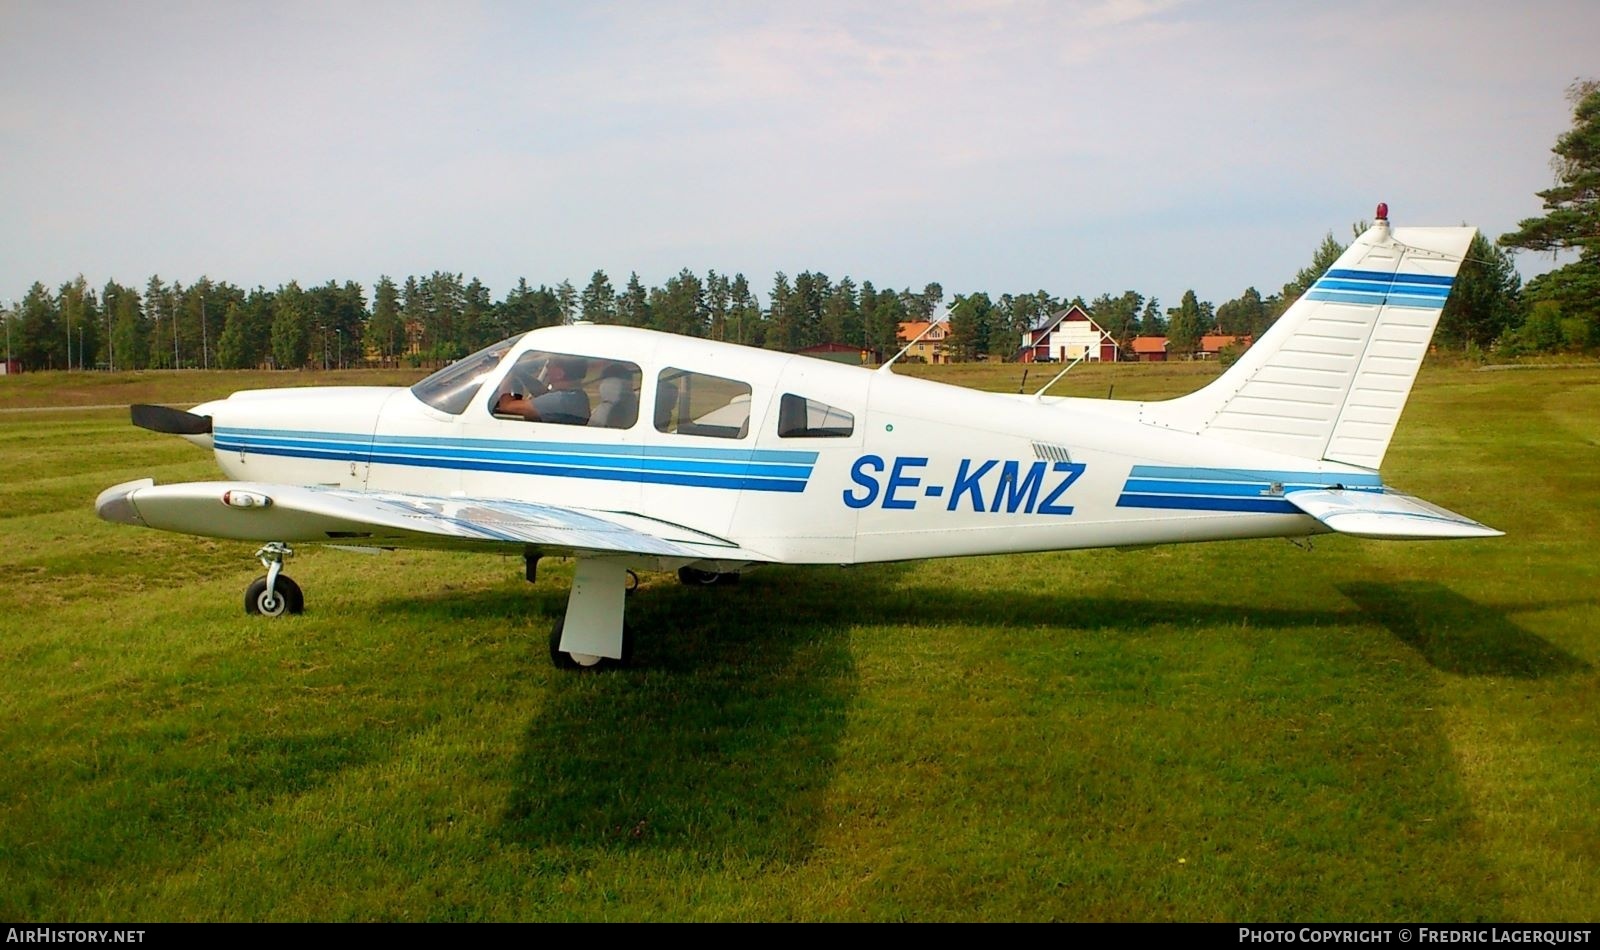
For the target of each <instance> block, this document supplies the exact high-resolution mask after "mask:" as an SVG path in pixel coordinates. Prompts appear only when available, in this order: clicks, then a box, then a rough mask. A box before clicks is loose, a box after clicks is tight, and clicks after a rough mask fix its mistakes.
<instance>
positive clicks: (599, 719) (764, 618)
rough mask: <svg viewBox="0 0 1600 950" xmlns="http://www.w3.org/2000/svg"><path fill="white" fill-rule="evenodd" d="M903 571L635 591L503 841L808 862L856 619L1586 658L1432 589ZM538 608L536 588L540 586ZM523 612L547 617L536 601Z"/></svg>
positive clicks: (1484, 666)
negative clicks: (1113, 587) (1278, 603)
mask: <svg viewBox="0 0 1600 950" xmlns="http://www.w3.org/2000/svg"><path fill="white" fill-rule="evenodd" d="M914 569H915V567H914V566H913V565H904V564H891V565H878V566H873V567H868V568H859V569H852V570H848V571H840V570H830V569H826V568H823V569H799V568H784V567H776V568H772V569H769V570H765V571H761V572H758V573H757V574H755V575H752V576H751V577H749V578H746V579H745V581H744V583H743V584H742V585H741V586H740V587H737V588H731V589H730V588H715V589H709V590H702V589H696V588H686V587H674V586H665V585H654V584H653V585H651V586H650V587H649V588H648V589H647V590H646V591H644V592H643V593H642V594H641V595H640V596H637V597H635V598H633V599H634V601H635V603H634V605H633V606H632V607H630V619H631V622H633V623H637V624H639V625H640V627H641V635H640V636H639V637H638V639H637V647H636V650H637V652H636V654H635V658H634V659H635V662H636V663H637V664H638V665H639V667H640V668H641V669H640V670H639V671H638V672H636V673H620V674H601V675H599V676H592V677H579V678H571V677H556V678H555V679H554V680H553V681H552V693H551V695H550V698H549V700H548V702H547V704H546V705H545V706H544V707H543V708H542V709H541V710H540V711H539V713H538V714H537V715H536V716H535V717H534V718H533V719H532V720H531V722H530V725H529V728H528V732H527V735H526V740H525V745H524V751H523V755H522V758H521V760H520V761H519V762H518V763H517V766H516V787H515V789H514V791H513V793H512V795H511V797H510V800H509V801H508V803H507V807H506V810H505V814H504V823H503V826H502V833H503V834H504V835H505V837H506V838H507V839H508V840H509V841H514V842H516V843H519V844H522V845H525V846H535V847H547V846H559V847H567V848H570V847H583V846H590V847H601V848H606V849H611V848H627V847H647V848H669V849H683V850H686V851H693V852H695V853H696V855H697V857H696V860H697V861H702V862H703V861H706V860H712V861H718V862H720V861H722V860H725V859H729V858H733V857H735V856H737V857H738V858H739V859H741V860H754V861H757V862H763V861H778V862H780V863H793V862H799V861H803V860H805V858H806V856H807V855H808V853H809V851H810V849H811V848H812V847H813V842H814V839H815V833H816V828H817V827H818V825H819V823H820V821H821V814H822V807H823V798H822V796H823V795H824V792H825V790H826V789H827V787H828V786H829V784H830V782H831V780H832V775H833V771H834V764H835V761H836V758H837V754H838V752H837V749H838V745H839V742H840V740H841V737H842V735H843V732H844V729H845V726H846V721H847V716H848V710H849V707H850V705H851V704H852V702H853V701H854V696H855V690H856V685H855V681H856V673H855V667H854V663H853V660H852V658H851V651H850V645H849V636H850V628H851V627H852V626H856V625H874V626H880V625H888V626H906V627H912V628H915V627H919V626H930V625H942V624H969V625H982V626H988V627H1001V628H1007V627H1010V628H1019V629H1028V630H1033V631H1037V630H1039V629H1040V628H1041V627H1043V628H1050V627H1056V628H1064V629H1071V630H1079V631H1085V630H1086V631H1096V632H1104V633H1107V634H1112V635H1115V634H1116V633H1117V632H1119V631H1120V632H1124V633H1127V634H1132V633H1136V632H1138V633H1145V632H1148V631H1149V629H1150V628H1152V627H1155V626H1159V625H1162V624H1172V623H1175V622H1178V623H1182V624H1183V625H1185V626H1188V625H1191V624H1194V623H1202V624H1209V623H1217V624H1237V623H1239V622H1240V621H1241V620H1243V621H1247V622H1248V623H1249V625H1250V626H1251V628H1252V629H1255V630H1258V631H1259V630H1272V629H1274V628H1303V627H1317V626H1332V625H1339V624H1350V623H1352V622H1357V623H1360V622H1376V623H1378V624H1381V625H1382V626H1383V627H1385V628H1386V629H1388V630H1390V631H1392V632H1393V633H1394V634H1395V635H1396V636H1397V637H1399V638H1400V639H1401V640H1402V641H1404V642H1405V643H1407V644H1409V645H1411V646H1412V647H1413V648H1415V649H1416V650H1417V651H1418V652H1419V653H1420V654H1421V655H1422V656H1423V657H1424V658H1425V659H1426V660H1427V662H1429V663H1430V664H1431V665H1433V666H1434V667H1436V668H1438V669H1441V670H1444V671H1447V672H1454V673H1461V674H1467V675H1501V676H1515V677H1528V678H1534V677H1542V676H1551V675H1559V674H1563V673H1570V672H1576V671H1580V670H1584V669H1587V668H1588V665H1587V664H1586V663H1584V662H1583V661H1581V660H1579V659H1578V658H1576V657H1573V656H1572V655H1570V654H1568V653H1566V652H1564V651H1562V650H1560V649H1558V648H1556V647H1554V646H1552V645H1551V644H1550V643H1548V642H1547V641H1545V640H1544V639H1542V638H1540V637H1538V636H1536V635H1534V634H1532V633H1529V632H1528V631H1526V630H1524V629H1522V628H1521V627H1519V626H1517V625H1516V624H1515V623H1513V622H1512V621H1510V620H1509V619H1507V617H1506V616H1505V615H1504V614H1503V613H1497V612H1494V611H1492V610H1488V609H1485V608H1483V607H1481V606H1480V605H1477V604H1475V603H1473V602H1471V601H1469V600H1467V599H1466V598H1465V597H1462V596H1461V595H1459V594H1457V593H1455V592H1454V591H1451V590H1450V589H1448V588H1446V587H1443V586H1441V585H1438V584H1429V583H1399V584H1380V583H1361V584H1347V585H1343V586H1341V587H1340V588H1339V589H1340V590H1341V591H1342V592H1343V593H1344V594H1345V595H1346V596H1348V597H1349V598H1350V599H1351V600H1352V601H1353V602H1354V603H1355V604H1356V605H1357V606H1358V607H1359V608H1360V612H1359V613H1356V612H1353V611H1351V610H1349V609H1296V608H1272V607H1268V608H1261V607H1241V606H1239V605H1238V604H1227V603H1204V602H1187V601H1184V602H1179V601H1173V600H1164V601H1163V600H1150V599H1144V598H1103V597H1091V596H1084V597H1081V598H1072V597H1061V596H1059V595H1053V594H1047V593H1040V594H1031V593H1024V594H1020V595H1019V594H1018V593H1016V592H1015V591H994V590H989V591H980V590H960V589H948V588H939V589H937V590H930V589H929V588H927V587H923V586H919V585H917V584H915V583H912V584H907V583H905V579H904V576H903V575H905V574H906V573H908V572H909V571H913V570H914ZM540 593H541V595H542V594H543V593H544V592H540ZM535 603H536V604H537V605H538V606H539V607H540V609H543V610H545V611H547V612H551V613H555V612H558V611H559V610H560V609H561V602H560V598H559V594H557V593H555V592H551V593H550V594H549V595H548V596H547V597H543V598H542V599H537V600H536V601H535Z"/></svg>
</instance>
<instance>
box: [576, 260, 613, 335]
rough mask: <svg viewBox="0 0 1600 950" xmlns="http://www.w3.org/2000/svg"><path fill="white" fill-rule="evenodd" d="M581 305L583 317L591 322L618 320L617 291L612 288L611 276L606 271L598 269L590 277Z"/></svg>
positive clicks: (584, 289)
mask: <svg viewBox="0 0 1600 950" xmlns="http://www.w3.org/2000/svg"><path fill="white" fill-rule="evenodd" d="M581 306H582V308H583V309H582V313H583V319H585V320H587V321H589V322H590V323H615V322H616V321H617V292H616V291H615V290H613V289H612V288H611V278H609V277H607V276H606V272H605V271H603V270H597V271H595V272H594V276H592V277H590V278H589V286H587V287H585V288H583V295H582V298H581Z"/></svg>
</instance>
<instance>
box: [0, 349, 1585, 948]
mask: <svg viewBox="0 0 1600 950" xmlns="http://www.w3.org/2000/svg"><path fill="white" fill-rule="evenodd" d="M908 371H912V372H917V373H919V374H921V375H933V376H935V377H936V378H942V379H947V380H949V381H952V382H957V383H960V384H963V385H974V386H979V387H983V388H991V389H1006V390H1012V391H1015V390H1016V389H1017V388H1018V386H1019V384H1020V381H1021V369H1020V367H1016V366H1009V365H1007V366H1002V365H989V364H983V365H975V366H960V367H951V368H928V367H917V368H908ZM1213 372H1214V370H1213V368H1212V367H1209V366H1191V365H1177V364H1173V365H1168V366H1117V367H1109V366H1107V367H1080V368H1079V369H1078V370H1074V371H1073V373H1072V374H1070V375H1069V376H1068V378H1067V380H1066V381H1064V382H1063V383H1062V384H1060V385H1058V386H1057V387H1056V388H1055V389H1054V390H1052V392H1057V393H1062V394H1078V395H1096V396H1103V395H1105V394H1106V392H1107V391H1108V390H1113V391H1114V393H1115V395H1116V396H1118V397H1128V398H1137V397H1145V396H1157V395H1170V394H1177V393H1181V392H1184V391H1187V390H1189V389H1193V388H1195V387H1197V386H1199V385H1201V384H1203V383H1204V382H1205V381H1206V379H1208V378H1209V377H1210V375H1211V374H1212V373H1213ZM417 375H418V374H417V373H415V372H411V373H406V372H400V373H391V374H387V375H386V376H384V375H380V374H360V373H347V374H331V373H330V374H276V375H271V374H231V375H230V374H222V373H209V374H208V373H199V372H191V373H179V374H145V375H138V374H118V375H96V374H88V375H84V374H71V375H60V374H56V375H37V376H21V377H16V378H9V379H8V378H0V409H4V408H18V407H32V408H33V409H34V410H37V411H26V412H0V578H3V579H0V674H3V675H0V761H3V762H4V763H5V767H4V769H0V919H6V920H106V921H109V920H149V921H165V920H308V919H310V920H930V921H931V920H1230V921H1231V920H1239V921H1255V920H1266V921H1270V920H1353V921H1389V920H1426V921H1470V920H1481V919H1482V920H1504V921H1546V920H1561V921H1592V920H1595V919H1597V918H1600V887H1597V886H1596V881H1600V715H1597V712H1596V709H1597V699H1600V689H1597V687H1600V674H1597V672H1596V667H1597V665H1600V567H1597V565H1600V558H1597V556H1596V555H1595V553H1594V552H1593V551H1592V550H1591V549H1590V548H1589V542H1590V541H1591V540H1593V535H1594V533H1595V531H1596V528H1597V521H1600V518H1597V515H1600V367H1579V368H1551V369H1529V370H1520V371H1507V372H1477V371H1472V370H1470V369H1467V368H1435V367H1431V366H1430V367H1426V368H1425V369H1424V371H1423V374H1422V378H1421V380H1420V382H1419V384H1418V387H1417V390H1416V392H1415V393H1414V395H1413V397H1412V400H1411V403H1410V405H1409V407H1408V409H1407V412H1406V417H1405V419H1404V421H1403V422H1402V424H1401V428H1400V431H1399V434H1398V436H1397V437H1396V439H1395V442H1394V444H1393V447H1392V448H1391V450H1390V452H1389V456H1388V461H1387V464H1386V466H1385V470H1384V471H1385V475H1386V477H1387V479H1388V480H1389V482H1390V483H1392V484H1394V485H1397V486H1399V487H1401V488H1404V489H1406V490H1409V491H1412V492H1415V493H1416V494H1418V495H1421V496H1422V497H1424V498H1427V499H1429V500H1431V501H1434V502H1437V503H1439V504H1442V505H1445V506H1446V507H1449V508H1453V509H1455V510H1458V511H1460V512H1462V513H1464V514H1466V515H1469V516H1471V517H1473V518H1477V519H1479V520H1481V521H1484V522H1486V523H1488V524H1491V525H1495V526H1497V527H1499V528H1502V529H1504V530H1505V531H1506V532H1507V536H1506V537H1504V538H1499V539H1494V540H1485V541H1473V542H1451V543H1436V544H1384V543H1378V542H1367V541H1360V540H1355V539H1350V538H1342V537H1332V538H1319V539H1318V540H1317V541H1316V543H1315V547H1314V549H1313V550H1311V551H1306V550H1302V549H1300V548H1297V547H1295V546H1293V545H1291V544H1289V543H1287V542H1284V541H1264V542H1239V543H1231V544H1212V545H1193V546H1174V547H1164V548H1156V549H1152V550H1147V551H1140V552H1115V551H1093V552H1081V553H1075V554H1045V555H1028V556H1015V557H1005V558H982V559H971V560H955V561H937V562H923V563H915V564H899V565H885V566H875V567H862V568H854V569H848V570H846V569H836V568H825V569H819V568H813V569H796V568H770V569H765V570H762V571H758V572H755V573H753V574H751V575H749V576H748V577H746V578H745V581H744V583H743V584H741V585H738V586H736V587H730V588H710V589H691V588H685V587H681V586H679V585H677V583H676V581H675V579H674V578H669V577H666V576H647V577H646V578H645V580H644V584H643V589H642V590H641V591H639V592H638V594H636V595H635V596H634V597H633V598H632V600H631V602H630V606H629V615H630V622H631V623H632V624H633V625H634V626H635V627H636V629H638V630H639V631H640V632H641V636H640V638H639V642H638V645H637V652H636V660H637V661H638V664H639V666H638V668H636V669H633V670H629V671H625V672H622V673H615V674H606V675H572V674H563V673H558V672H557V671H556V670H554V669H552V668H551V666H550V664H549V661H548V658H547V655H546V645H545V635H546V632H547V630H548V628H549V625H550V623H551V622H552V620H553V618H554V616H555V615H556V614H558V613H559V611H560V610H561V609H562V607H563V605H564V602H565V595H566V587H567V583H568V580H569V579H570V566H563V565H562V564H560V563H559V562H555V563H552V562H549V561H547V562H546V563H545V565H543V566H542V568H541V573H540V578H539V582H538V583H537V584H536V585H532V586H530V585H528V584H527V583H526V582H525V581H524V580H522V577H521V563H520V561H517V560H515V559H500V558H492V557H472V556H459V555H444V554H423V553H405V552H402V553H395V554H389V555H384V556H378V557H370V556H362V555H357V554H351V553H345V552H339V551H331V550H317V549H310V548H308V549H305V550H304V551H303V552H302V553H301V554H300V556H299V557H297V558H296V559H295V560H294V562H293V563H292V565H291V569H292V573H293V574H294V576H295V577H296V579H298V580H299V581H300V582H301V584H302V585H303V586H304V587H305V589H306V595H307V602H308V607H307V612H306V613H305V614H304V615H303V616H300V617H293V618H284V619H282V620H277V621H264V620H261V619H260V618H250V617H246V616H245V615H244V613H243V610H242V596H243V589H244V587H245V585H246V584H247V583H248V582H249V581H250V579H251V578H253V577H254V576H256V575H257V574H259V573H260V568H259V565H258V564H257V563H256V562H255V561H254V559H253V558H252V556H251V555H252V550H253V549H252V547H251V546H249V545H245V544H236V543H227V542H213V541H205V540H197V539H192V538H186V537H180V536H177V535H168V534H162V533H158V532H151V531H142V530H138V529H135V528H130V527H125V526H118V525H111V524H105V523H102V522H100V521H98V520H96V519H95V517H94V515H93V511H92V502H93V499H94V496H95V494H96V493H97V492H98V491H99V490H100V489H102V488H104V487H106V486H108V485H111V484H113V483H116V482H120V481H125V480H127V479H130V478H136V477H140V476H145V475H150V476H154V477H156V478H157V479H158V480H161V481H173V480H184V479H195V478H207V477H213V476H214V475H215V473H216V470H215V467H214V465H213V463H212V461H211V459H210V458H209V457H207V456H206V455H204V454H203V453H200V452H199V451H197V450H195V449H194V448H193V447H191V446H189V445H188V444H186V443H184V442H182V441H181V440H178V439H174V438H171V437H164V436H158V435H154V434H152V433H149V432H145V431H143V430H139V429H135V428H133V427H131V426H130V425H129V424H128V422H127V414H126V411H125V410H108V409H83V408H80V409H67V408H63V407H68V406H79V407H83V406H97V405H106V404H114V403H124V402H128V401H141V400H144V401H163V402H170V403H173V404H177V405H184V404H188V403H193V402H197V401H200V400H202V399H206V398H212V397H215V396H220V395H223V394H225V393H227V392H229V391H231V390H232V389H237V388H249V387H252V386H261V385H284V384H299V383H304V384H313V383H322V382H327V381H339V382H352V381H369V380H370V381H373V382H403V381H409V380H411V379H414V378H415V377H416V376H417ZM1047 379H1048V376H1047V375H1045V376H1041V375H1039V374H1038V373H1033V374H1030V378H1029V382H1028V388H1029V389H1030V390H1031V389H1034V388H1037V387H1038V386H1039V385H1042V384H1043V383H1044V382H1045V381H1046V380H1047ZM286 381H287V383H286Z"/></svg>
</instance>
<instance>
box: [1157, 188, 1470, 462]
mask: <svg viewBox="0 0 1600 950" xmlns="http://www.w3.org/2000/svg"><path fill="white" fill-rule="evenodd" d="M1385 214H1386V210H1385V209H1384V208H1382V207H1381V206H1380V208H1379V218H1378V222H1377V223H1376V224H1374V225H1373V226H1372V227H1370V228H1368V229H1367V231H1366V232H1365V233H1364V234H1362V235H1361V236H1360V237H1358V238H1356V240H1355V243H1353V244H1351V245H1350V248H1349V249H1348V250H1346V251H1345V252H1344V254H1343V255H1341V256H1340V258H1339V260H1338V261H1337V262H1336V263H1335V264H1334V265H1333V267H1332V268H1331V269H1330V270H1329V271H1328V272H1327V273H1326V274H1324V275H1322V278H1321V279H1320V280H1318V281H1317V282H1316V283H1315V284H1313V285H1312V286H1311V289H1310V290H1308V291H1306V293H1305V295H1304V296H1302V297H1301V298H1300V299H1299V300H1297V301H1295V303H1294V305H1293V306H1291V307H1290V308H1289V309H1288V311H1286V312H1285V313H1284V314H1283V316H1282V317H1280V318H1279V319H1278V322H1277V323H1275V324H1273V325H1272V328H1271V329H1270V330H1268V331H1267V332H1266V333H1265V334H1263V335H1262V337H1261V339H1260V340H1258V341H1256V343H1255V345H1254V346H1252V347H1251V348H1250V349H1249V350H1247V351H1246V352H1245V354H1244V355H1243V356H1242V357H1240V358H1239V361H1238V362H1237V363H1235V364H1234V365H1233V366H1231V367H1229V369H1228V371H1227V372H1226V373H1224V374H1223V375H1222V376H1221V378H1219V379H1217V380H1216V381H1215V382H1213V383H1212V384H1211V385H1209V386H1207V387H1206V388H1204V389H1202V390H1200V391H1198V392H1194V393H1190V394H1189V395H1187V396H1181V397H1179V398H1177V399H1172V400H1169V401H1167V402H1156V403H1147V404H1146V405H1145V406H1144V408H1143V410H1142V412H1141V418H1142V419H1143V421H1145V422H1147V423H1149V424H1151V425H1158V426H1163V427H1165V428H1171V429H1179V430H1182V431H1185V432H1195V433H1199V434H1202V435H1206V436H1209V437H1214V438H1216V439H1220V440H1223V441H1226V442H1233V443H1237V444H1239V445H1246V446H1251V447H1254V448H1260V449H1266V450H1269V451H1273V452H1281V453H1283V454H1285V455H1293V456H1298V457H1300V458H1308V459H1327V460H1329V461H1335V462H1345V463H1348V464H1350V465H1359V466H1362V467H1364V468H1372V469H1376V468H1377V467H1378V465H1379V464H1380V463H1381V462H1382V461H1383V456H1384V453H1385V452H1386V451H1388V448H1389V440H1390V438H1391V437H1393V435H1394V428H1395V424H1396V423H1398V422H1399V421H1400V411H1401V410H1402V409H1403V408H1405V403H1406V397H1407V396H1409V395H1410V393H1411V384H1412V383H1413V382H1414V381H1415V380H1416V378H1417V369H1418V368H1419V367H1421V365H1422V357H1423V355H1424V354H1425V353H1426V352H1427V349H1428V341H1429V340H1431V339H1432V338H1433V329H1434V327H1435V326H1436V325H1437V324H1438V322H1439V314H1440V312H1441V311H1442V310H1443V309H1444V302H1445V298H1446V297H1448V296H1449V294H1450V286H1451V284H1452V283H1454V281H1455V275H1456V271H1458V270H1459V269H1460V267H1461V262H1462V259H1463V258H1464V257H1465V256H1466V253H1467V247H1468V245H1469V244H1471V243H1472V236H1473V234H1474V233H1475V232H1476V229H1475V228H1467V227H1462V228H1396V229H1394V230H1393V231H1391V230H1390V229H1389V222H1388V221H1387V220H1385Z"/></svg>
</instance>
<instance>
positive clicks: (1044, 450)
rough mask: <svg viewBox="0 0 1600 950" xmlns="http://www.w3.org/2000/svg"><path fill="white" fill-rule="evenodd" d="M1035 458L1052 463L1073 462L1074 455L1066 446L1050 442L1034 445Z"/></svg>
mask: <svg viewBox="0 0 1600 950" xmlns="http://www.w3.org/2000/svg"><path fill="white" fill-rule="evenodd" d="M1033 457H1034V458H1037V459H1049V460H1050V461H1052V462H1070V461H1072V453H1071V452H1068V451H1067V447H1066V446H1064V445H1054V444H1052V443H1049V442H1035V443H1033Z"/></svg>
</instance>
